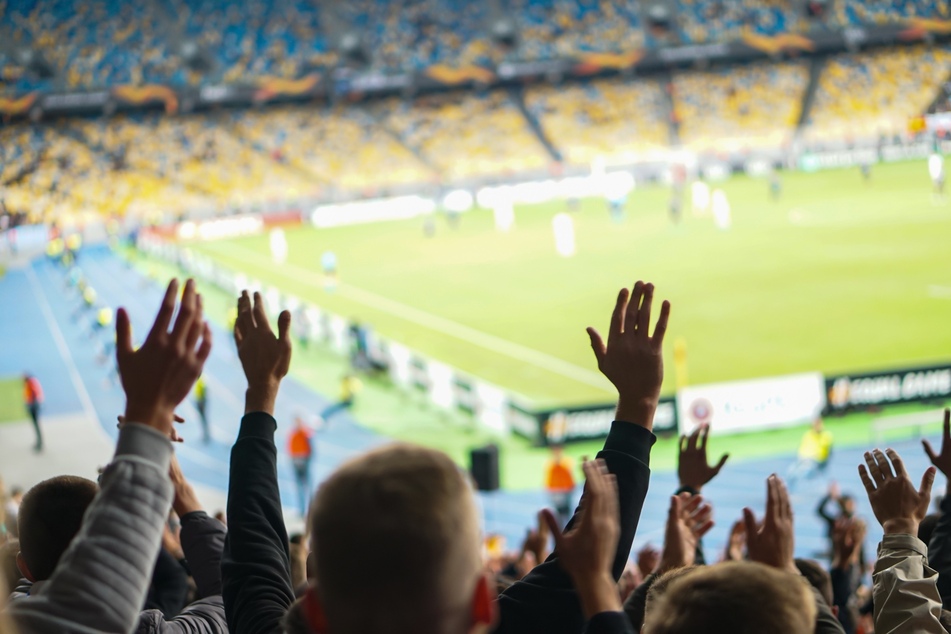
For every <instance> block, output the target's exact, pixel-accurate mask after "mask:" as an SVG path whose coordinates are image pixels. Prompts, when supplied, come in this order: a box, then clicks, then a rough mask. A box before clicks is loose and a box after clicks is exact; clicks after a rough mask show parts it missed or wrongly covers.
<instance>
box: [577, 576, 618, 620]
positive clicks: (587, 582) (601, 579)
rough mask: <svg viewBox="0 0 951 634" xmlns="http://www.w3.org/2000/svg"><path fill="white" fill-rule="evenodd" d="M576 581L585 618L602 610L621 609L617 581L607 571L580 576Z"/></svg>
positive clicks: (616, 610) (613, 610)
mask: <svg viewBox="0 0 951 634" xmlns="http://www.w3.org/2000/svg"><path fill="white" fill-rule="evenodd" d="M574 581H575V588H576V589H577V591H578V598H579V600H580V601H581V609H582V611H583V612H584V616H585V619H590V618H591V617H592V616H594V615H595V614H600V613H601V612H620V611H621V597H620V595H619V594H618V590H617V583H615V581H614V579H613V578H612V577H611V575H610V574H608V573H607V572H604V573H602V574H598V575H595V576H593V577H584V578H582V577H578V578H576V579H575V580H574Z"/></svg>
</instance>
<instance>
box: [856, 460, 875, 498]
mask: <svg viewBox="0 0 951 634" xmlns="http://www.w3.org/2000/svg"><path fill="white" fill-rule="evenodd" d="M859 477H860V478H862V485H863V486H864V487H865V492H866V493H868V494H869V495H871V494H872V493H874V492H875V483H874V482H872V478H871V477H870V476H869V475H868V470H867V469H866V468H865V465H864V464H860V465H859Z"/></svg>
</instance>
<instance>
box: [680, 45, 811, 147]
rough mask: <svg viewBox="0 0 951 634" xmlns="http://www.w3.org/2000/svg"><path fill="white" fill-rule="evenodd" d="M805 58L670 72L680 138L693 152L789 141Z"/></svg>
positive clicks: (802, 84) (795, 120)
mask: <svg viewBox="0 0 951 634" xmlns="http://www.w3.org/2000/svg"><path fill="white" fill-rule="evenodd" d="M808 76H809V72H808V68H807V66H806V65H805V64H803V63H782V64H756V65H753V66H748V67H734V68H728V69H722V70H719V71H714V72H694V73H686V74H679V75H675V76H674V81H673V86H674V90H673V94H674V103H675V109H676V110H675V112H676V119H677V121H678V122H679V123H680V138H681V141H682V142H683V144H684V146H685V147H687V148H689V149H691V150H693V151H696V152H711V151H713V152H729V151H741V150H749V149H756V148H763V147H780V146H783V145H785V144H787V143H788V142H789V141H790V140H791V138H792V135H793V133H794V131H795V128H796V124H797V123H798V119H799V113H800V104H801V101H802V95H803V91H804V90H805V88H806V84H807V81H808Z"/></svg>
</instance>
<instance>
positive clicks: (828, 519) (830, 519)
mask: <svg viewBox="0 0 951 634" xmlns="http://www.w3.org/2000/svg"><path fill="white" fill-rule="evenodd" d="M831 501H832V496H831V495H828V494H826V496H825V497H824V498H822V499H821V500H819V506H817V507H816V515H818V516H819V517H820V518H822V520H823V521H824V522H825V523H826V530H827V531H828V533H829V538H830V539H831V537H832V529H833V528H835V517H834V516H833V515H830V514H829V512H828V511H827V510H826V506H827V505H828V504H829V502H831Z"/></svg>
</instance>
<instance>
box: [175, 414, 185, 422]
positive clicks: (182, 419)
mask: <svg viewBox="0 0 951 634" xmlns="http://www.w3.org/2000/svg"><path fill="white" fill-rule="evenodd" d="M172 420H174V421H175V422H176V423H184V422H185V419H184V418H182V417H181V416H179V415H178V414H174V415H173V416H172Z"/></svg>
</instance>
